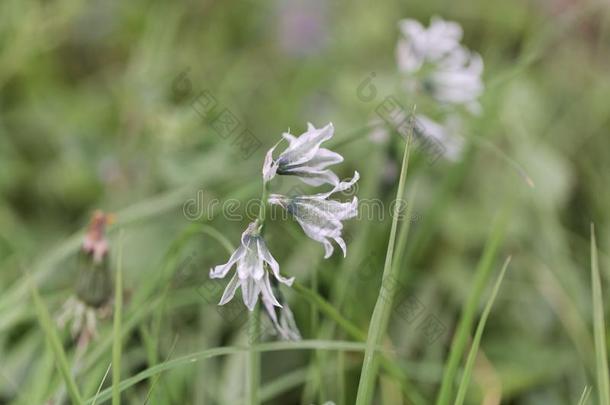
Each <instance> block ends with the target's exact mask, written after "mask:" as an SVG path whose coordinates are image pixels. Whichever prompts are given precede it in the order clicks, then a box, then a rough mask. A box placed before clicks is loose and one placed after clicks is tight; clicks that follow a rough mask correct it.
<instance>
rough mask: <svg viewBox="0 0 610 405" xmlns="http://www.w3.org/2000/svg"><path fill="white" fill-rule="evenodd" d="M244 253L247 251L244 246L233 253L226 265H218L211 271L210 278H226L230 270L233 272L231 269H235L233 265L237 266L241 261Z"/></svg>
mask: <svg viewBox="0 0 610 405" xmlns="http://www.w3.org/2000/svg"><path fill="white" fill-rule="evenodd" d="M244 252H245V249H244V247H243V246H240V247H238V248H237V249H236V250H235V251H234V252H233V254H232V255H231V257H230V258H229V261H228V262H226V263H225V264H221V265H218V266H216V267H214V268H213V269H210V278H223V277H224V276H226V275H227V273H228V272H229V270H231V267H233V265H234V264H235V262H237V261H238V260H239V259H241V257H242V256H243V254H244Z"/></svg>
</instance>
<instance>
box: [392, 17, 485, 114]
mask: <svg viewBox="0 0 610 405" xmlns="http://www.w3.org/2000/svg"><path fill="white" fill-rule="evenodd" d="M400 29H401V32H402V38H401V39H400V40H399V41H398V44H397V47H396V57H397V62H398V67H399V70H400V71H401V72H402V73H404V74H405V76H406V86H407V88H408V89H411V90H413V89H420V90H422V91H424V92H426V93H428V94H429V95H430V96H431V97H432V98H434V99H435V100H436V101H438V102H440V103H443V104H451V105H463V106H465V107H466V108H467V109H468V110H469V111H470V112H471V113H473V114H478V113H480V110H481V107H480V105H479V103H478V101H477V100H478V98H479V97H480V96H481V94H482V93H483V89H484V86H483V82H482V80H481V75H482V73H483V60H482V59H481V57H480V56H479V55H478V54H477V53H474V52H471V51H469V50H468V49H467V48H465V47H464V46H462V45H461V44H460V40H461V38H462V28H461V27H460V26H459V24H457V23H455V22H449V21H444V20H442V19H440V18H436V17H434V18H432V20H431V22H430V26H429V27H428V28H427V29H426V28H424V27H423V26H422V25H421V24H420V23H419V22H417V21H415V20H402V21H401V22H400Z"/></svg>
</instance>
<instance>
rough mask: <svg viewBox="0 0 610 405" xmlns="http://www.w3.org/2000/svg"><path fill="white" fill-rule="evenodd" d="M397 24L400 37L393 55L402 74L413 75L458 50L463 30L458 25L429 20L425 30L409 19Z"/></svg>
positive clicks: (434, 19) (439, 19)
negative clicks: (426, 65)
mask: <svg viewBox="0 0 610 405" xmlns="http://www.w3.org/2000/svg"><path fill="white" fill-rule="evenodd" d="M398 24H399V27H400V31H401V33H402V35H403V37H402V38H401V39H400V40H399V41H398V45H397V47H396V56H397V59H398V66H399V68H400V70H401V71H402V72H404V73H412V72H414V71H416V70H418V69H420V68H421V67H422V66H423V64H424V63H435V62H438V61H439V60H441V59H442V58H444V57H446V56H447V55H448V54H449V53H450V52H452V51H454V50H455V49H458V48H459V47H460V40H461V39H462V27H460V25H459V24H458V23H455V22H451V21H445V20H443V19H441V18H438V17H432V19H431V21H430V26H429V27H428V29H426V28H424V27H423V26H422V25H421V24H420V23H419V21H416V20H411V19H405V20H402V21H400V22H399V23H398Z"/></svg>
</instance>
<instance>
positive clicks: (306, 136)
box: [263, 123, 343, 186]
mask: <svg viewBox="0 0 610 405" xmlns="http://www.w3.org/2000/svg"><path fill="white" fill-rule="evenodd" d="M334 130H335V129H334V127H333V124H332V123H330V124H328V125H326V126H325V127H323V128H315V127H314V126H313V125H312V124H311V123H308V124H307V131H306V132H304V133H303V134H301V135H300V136H299V137H295V136H293V135H291V134H289V133H284V134H283V135H282V136H283V138H284V139H285V140H286V141H288V147H287V148H286V149H285V150H284V151H283V152H282V153H280V155H279V156H278V157H277V158H275V159H274V158H273V152H274V150H275V148H276V147H277V145H276V146H274V147H273V148H271V149H269V151H268V152H267V155H266V156H265V163H264V165H263V179H264V181H265V182H267V181H269V180H271V179H272V178H273V177H274V176H275V175H276V174H280V175H290V176H297V177H298V178H300V179H301V180H302V181H303V182H305V183H307V184H309V185H311V186H320V185H322V184H327V183H328V184H332V185H333V186H334V185H337V184H338V183H339V178H338V177H337V175H336V174H335V173H334V172H333V171H331V170H330V169H328V166H331V165H334V164H337V163H341V162H343V157H342V156H341V155H339V154H338V153H336V152H333V151H331V150H329V149H325V148H322V147H320V144H321V143H322V142H324V141H327V140H329V139H330V138H332V137H333V133H334Z"/></svg>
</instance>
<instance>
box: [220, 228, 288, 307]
mask: <svg viewBox="0 0 610 405" xmlns="http://www.w3.org/2000/svg"><path fill="white" fill-rule="evenodd" d="M259 228H260V227H259V225H258V223H256V222H252V223H251V224H250V225H249V226H248V228H247V229H246V230H245V231H244V233H243V234H242V235H241V245H240V246H239V247H238V248H237V249H236V250H235V252H233V254H232V255H231V258H230V259H229V261H228V262H227V263H225V264H222V265H219V266H216V267H214V268H213V269H211V270H210V278H224V277H225V276H226V275H227V273H228V272H229V270H231V268H232V267H233V265H234V264H237V271H236V273H235V274H234V275H233V277H232V278H231V280H230V281H229V284H228V285H227V288H226V289H225V291H224V294H223V295H222V298H221V299H220V303H219V305H224V304H226V303H227V302H229V301H230V300H231V299H232V298H233V296H234V295H235V291H237V288H238V287H241V293H242V298H243V301H244V304H245V305H246V307H248V309H249V310H250V311H252V310H254V306H255V305H256V302H257V301H258V296H259V295H262V300H263V303H264V304H265V305H268V304H269V305H272V306H277V307H281V305H280V303H279V302H278V301H277V299H276V298H275V296H274V295H273V292H272V290H271V284H270V279H269V271H268V269H267V268H265V265H267V267H268V268H269V269H271V272H272V273H273V276H274V277H275V278H276V279H277V280H278V281H280V282H282V283H284V284H286V285H288V286H291V285H292V283H293V281H294V278H284V277H282V276H281V275H280V265H279V264H278V263H277V261H276V260H275V259H274V258H273V256H271V253H270V252H269V249H267V245H266V244H265V241H264V240H263V238H262V236H261V235H260V229H259Z"/></svg>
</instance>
